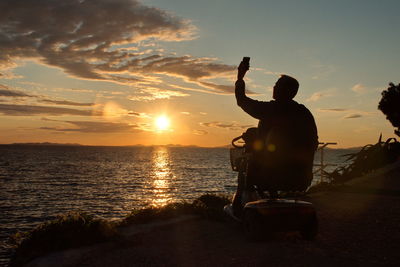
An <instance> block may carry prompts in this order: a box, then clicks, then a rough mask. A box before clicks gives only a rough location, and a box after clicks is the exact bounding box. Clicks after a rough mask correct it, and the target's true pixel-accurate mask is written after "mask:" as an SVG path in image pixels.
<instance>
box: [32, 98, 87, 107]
mask: <svg viewBox="0 0 400 267" xmlns="http://www.w3.org/2000/svg"><path fill="white" fill-rule="evenodd" d="M39 102H42V103H47V104H56V105H64V106H78V107H91V106H93V105H94V103H79V102H73V101H68V100H51V99H41V100H39Z"/></svg>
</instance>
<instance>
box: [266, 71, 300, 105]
mask: <svg viewBox="0 0 400 267" xmlns="http://www.w3.org/2000/svg"><path fill="white" fill-rule="evenodd" d="M298 90H299V82H298V81H297V80H296V79H295V78H293V77H290V76H287V75H282V76H281V77H280V78H279V79H278V81H277V82H276V83H275V86H274V91H273V95H272V97H273V98H274V99H275V100H282V101H289V100H291V99H293V98H294V97H295V96H296V94H297V91H298Z"/></svg>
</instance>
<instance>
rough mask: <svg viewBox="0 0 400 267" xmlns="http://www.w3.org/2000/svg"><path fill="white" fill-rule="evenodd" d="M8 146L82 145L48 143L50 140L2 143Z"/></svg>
mask: <svg viewBox="0 0 400 267" xmlns="http://www.w3.org/2000/svg"><path fill="white" fill-rule="evenodd" d="M2 145H8V146H83V145H81V144H76V143H50V142H41V143H12V144H2Z"/></svg>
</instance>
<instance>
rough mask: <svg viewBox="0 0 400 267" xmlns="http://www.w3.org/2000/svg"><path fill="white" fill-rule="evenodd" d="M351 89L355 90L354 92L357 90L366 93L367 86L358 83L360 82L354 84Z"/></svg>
mask: <svg viewBox="0 0 400 267" xmlns="http://www.w3.org/2000/svg"><path fill="white" fill-rule="evenodd" d="M351 90H352V91H354V92H356V93H364V92H365V90H366V88H365V86H364V85H362V84H361V83H358V84H356V85H354V86H353V87H352V88H351Z"/></svg>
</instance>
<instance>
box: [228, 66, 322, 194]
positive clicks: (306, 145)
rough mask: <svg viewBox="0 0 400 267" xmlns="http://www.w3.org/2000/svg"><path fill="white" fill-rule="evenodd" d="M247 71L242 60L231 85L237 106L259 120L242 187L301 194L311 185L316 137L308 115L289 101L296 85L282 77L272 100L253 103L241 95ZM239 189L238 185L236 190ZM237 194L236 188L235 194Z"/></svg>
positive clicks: (295, 82)
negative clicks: (244, 185) (235, 78)
mask: <svg viewBox="0 0 400 267" xmlns="http://www.w3.org/2000/svg"><path fill="white" fill-rule="evenodd" d="M248 70H249V63H248V62H246V61H242V62H241V63H240V65H239V67H238V76H237V81H236V83H235V96H236V100H237V104H238V105H239V106H240V107H241V108H242V109H243V110H244V111H245V112H246V113H248V114H249V115H250V116H252V117H254V118H256V119H258V120H259V124H258V139H259V142H258V145H257V146H255V147H254V149H253V157H252V159H251V160H250V163H249V166H248V171H247V177H246V179H247V181H246V182H245V183H246V184H247V185H246V186H248V185H251V186H252V185H256V186H257V188H259V189H261V190H264V191H269V192H270V193H271V192H276V191H279V190H281V191H304V190H306V189H307V187H308V186H309V185H310V184H311V180H312V176H313V175H312V167H313V159H314V152H315V150H316V149H317V147H318V135H317V127H316V125H315V121H314V117H313V115H312V114H311V112H310V111H309V110H308V109H307V108H306V107H305V106H304V105H301V104H299V103H297V102H296V101H294V100H293V98H294V97H295V96H296V94H297V91H298V88H299V83H298V81H297V80H296V79H294V78H292V77H290V76H287V75H282V76H281V77H280V78H279V79H278V81H277V82H276V84H275V86H274V88H273V95H272V98H273V99H274V100H271V101H267V102H264V101H257V100H253V99H251V98H249V97H247V96H246V94H245V82H244V81H243V78H244V76H245V74H246V72H247V71H248ZM260 140H261V141H260ZM260 144H261V145H260ZM241 186H243V185H240V183H239V186H238V187H241ZM239 191H241V189H240V188H238V192H237V193H239ZM236 195H238V194H236Z"/></svg>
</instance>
